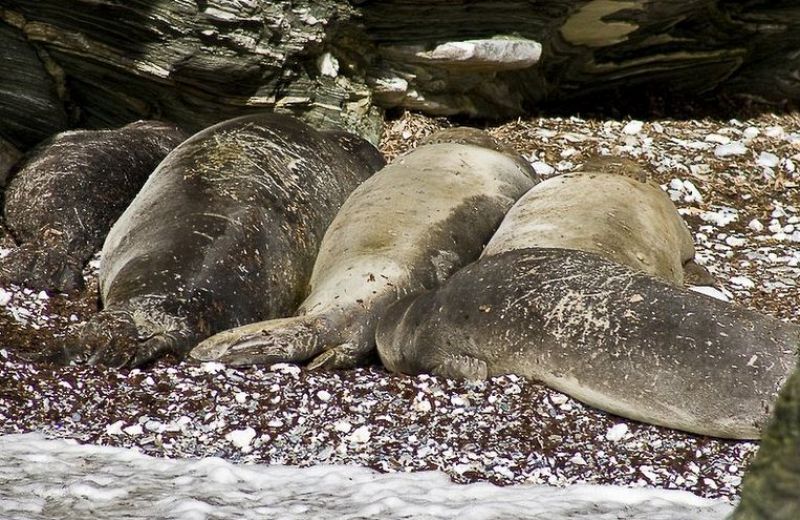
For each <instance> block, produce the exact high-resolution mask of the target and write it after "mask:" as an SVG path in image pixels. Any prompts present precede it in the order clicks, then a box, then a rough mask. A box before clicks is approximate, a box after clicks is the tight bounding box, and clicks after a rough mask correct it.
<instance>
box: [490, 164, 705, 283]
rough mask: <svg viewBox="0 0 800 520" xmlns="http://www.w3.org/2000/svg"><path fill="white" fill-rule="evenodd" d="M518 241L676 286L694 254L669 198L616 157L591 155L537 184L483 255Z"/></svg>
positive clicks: (636, 168)
mask: <svg viewBox="0 0 800 520" xmlns="http://www.w3.org/2000/svg"><path fill="white" fill-rule="evenodd" d="M520 244H522V245H524V247H560V248H564V249H577V250H580V251H590V252H594V253H597V254H599V255H602V256H604V257H606V258H608V259H609V260H612V261H615V262H619V263H621V264H625V265H628V266H630V267H633V268H634V269H637V270H639V271H643V272H646V273H650V274H653V275H656V276H659V277H661V278H663V279H664V280H667V281H669V282H671V283H673V284H675V285H678V286H681V285H683V283H684V265H685V264H693V259H694V253H695V251H694V243H693V241H692V235H691V233H690V232H689V228H688V227H686V224H685V223H684V221H683V219H682V218H681V216H680V215H679V214H678V210H677V208H675V206H674V205H673V203H672V201H671V200H670V198H669V196H667V194H666V193H664V191H663V190H662V189H661V188H660V187H659V186H658V185H657V184H655V183H653V182H648V181H647V174H646V172H645V171H644V170H643V169H642V167H640V166H638V165H637V164H636V163H635V162H633V161H631V160H629V159H625V158H621V157H598V158H596V159H594V160H593V161H589V162H587V164H585V165H584V166H583V169H582V171H579V172H575V173H567V174H564V175H559V176H558V177H553V178H551V179H548V180H546V181H544V182H542V183H541V184H539V185H537V186H536V187H535V188H533V189H532V190H530V191H529V192H528V193H526V194H525V196H523V197H522V198H521V199H520V200H519V201H517V203H516V204H515V205H514V207H513V208H511V210H510V211H509V212H508V215H506V218H505V219H504V220H503V223H502V224H501V225H500V228H499V229H498V230H497V233H496V234H495V236H494V237H493V238H492V240H491V241H490V242H489V243H488V244H487V246H486V249H485V250H484V252H483V255H482V256H490V255H495V254H498V253H501V252H503V251H510V250H513V249H518V248H519V247H520Z"/></svg>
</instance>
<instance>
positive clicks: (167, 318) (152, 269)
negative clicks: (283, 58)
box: [67, 113, 384, 366]
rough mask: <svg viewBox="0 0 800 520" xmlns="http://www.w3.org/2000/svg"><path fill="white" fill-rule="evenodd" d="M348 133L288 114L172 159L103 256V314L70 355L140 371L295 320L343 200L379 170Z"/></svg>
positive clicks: (254, 118) (372, 152) (218, 129)
mask: <svg viewBox="0 0 800 520" xmlns="http://www.w3.org/2000/svg"><path fill="white" fill-rule="evenodd" d="M383 164H384V161H383V158H382V157H381V155H380V153H379V152H378V151H377V150H376V149H375V148H374V147H373V146H372V145H370V144H369V143H367V142H366V141H364V140H362V139H360V138H358V137H356V136H353V135H350V134H347V133H344V132H338V131H336V132H320V131H317V130H314V129H313V128H311V127H310V126H308V125H306V124H304V123H302V122H300V121H298V120H296V119H294V118H292V117H290V116H285V115H279V114H272V113H268V114H258V115H249V116H244V117H239V118H236V119H232V120H229V121H225V122H222V123H219V124H217V125H215V126H212V127H210V128H208V129H206V130H204V131H202V132H200V133H198V134H195V135H194V136H192V137H191V138H190V139H188V140H187V141H185V142H184V143H183V144H181V145H180V146H178V147H177V148H176V149H175V150H173V151H172V153H170V154H169V155H168V156H167V157H166V158H165V159H164V161H163V162H162V163H161V164H160V165H159V167H158V169H157V170H156V171H155V172H154V173H153V175H152V176H151V177H150V179H149V180H148V181H147V183H146V184H145V186H144V187H143V188H142V190H141V192H140V193H139V195H137V197H136V199H134V201H133V202H132V203H131V205H130V206H129V207H128V209H127V210H126V211H125V213H124V214H123V215H122V217H120V219H119V221H117V223H116V224H115V225H114V227H113V228H112V229H111V232H110V233H109V235H108V238H107V239H106V242H105V244H104V246H103V259H102V263H101V268H100V290H101V297H102V300H103V303H104V306H105V308H104V310H103V311H102V312H100V313H99V314H98V315H96V316H95V317H94V318H93V319H92V320H90V322H89V323H88V324H87V325H86V326H85V327H84V329H83V331H82V332H81V334H80V336H79V338H78V339H77V342H76V343H77V345H76V346H74V347H71V349H70V351H69V352H68V353H67V356H68V357H88V358H89V362H91V363H101V364H104V365H109V366H125V365H130V366H139V365H142V364H144V363H147V362H150V361H152V360H154V359H156V358H158V357H161V356H163V355H166V354H173V355H177V356H178V357H183V355H185V354H186V352H188V350H189V349H190V348H191V347H192V346H194V345H195V344H196V343H197V342H198V341H200V340H202V339H203V338H205V337H207V336H209V335H211V334H214V333H216V332H219V331H221V330H225V329H229V328H232V327H235V326H238V325H242V324H244V323H250V322H253V321H258V320H264V319H269V318H275V317H278V316H286V315H290V314H291V313H293V312H294V311H295V309H296V308H297V305H298V304H299V303H300V302H301V301H302V299H303V297H304V296H305V293H306V286H307V284H308V279H309V276H310V274H311V269H312V267H313V265H314V258H315V257H316V255H317V250H318V248H319V244H320V242H321V240H322V236H323V234H324V232H325V229H326V228H327V227H328V224H330V222H331V220H332V219H333V217H334V216H335V214H336V212H337V211H338V209H339V207H340V206H341V204H342V203H343V202H344V200H345V198H346V197H347V195H349V194H350V192H351V191H352V190H353V189H354V188H355V187H356V186H358V185H359V184H360V183H361V182H363V181H364V180H365V179H367V178H368V177H369V176H370V175H371V174H372V173H373V172H374V171H376V170H377V169H379V168H380V167H381V166H383Z"/></svg>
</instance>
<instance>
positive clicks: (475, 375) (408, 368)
mask: <svg viewBox="0 0 800 520" xmlns="http://www.w3.org/2000/svg"><path fill="white" fill-rule="evenodd" d="M377 345H378V354H379V355H380V358H381V360H382V361H383V363H384V365H385V366H386V367H387V368H388V369H389V370H392V371H395V372H404V373H408V374H416V373H421V372H432V373H434V374H440V375H443V376H447V377H456V378H470V379H482V378H486V377H491V376H494V375H498V374H505V373H514V374H517V375H521V376H524V377H527V378H530V379H533V380H538V381H541V382H542V383H544V384H545V385H547V386H549V387H551V388H554V389H557V390H559V391H561V392H564V393H566V394H569V395H570V396H572V397H574V398H576V399H578V400H580V401H583V402H584V403H586V404H589V405H591V406H594V407H596V408H599V409H601V410H605V411H608V412H611V413H614V414H617V415H620V416H622V417H627V418H630V419H635V420H639V421H642V422H645V423H649V424H656V425H660V426H666V427H669V428H675V429H679V430H685V431H688V432H693V433H698V434H703V435H711V436H716V437H727V438H736V439H751V438H758V436H759V434H760V432H761V429H762V426H763V424H764V423H765V421H766V420H767V418H768V417H769V414H770V412H771V409H772V405H773V403H774V401H775V396H776V395H777V392H778V390H779V389H780V387H781V385H782V384H783V382H784V380H785V379H786V378H787V377H788V375H789V373H790V372H791V370H792V368H793V367H794V365H795V362H796V359H797V352H796V351H797V348H798V345H800V327H798V326H797V325H793V324H789V323H784V322H782V321H779V320H777V319H775V318H772V317H769V316H765V315H762V314H759V313H757V312H754V311H751V310H748V309H745V308H742V307H738V306H736V305H732V304H729V303H725V302H722V301H719V300H716V299H713V298H710V297H707V296H705V295H702V294H698V293H695V292H692V291H688V290H685V289H682V288H679V287H675V286H674V285H673V284H671V283H669V282H667V281H665V280H663V279H661V278H658V277H655V276H652V275H649V274H647V273H642V272H640V271H638V270H634V269H632V268H631V267H629V266H626V265H622V264H619V263H616V262H612V261H609V260H608V259H606V258H604V257H602V256H600V255H598V254H595V253H591V252H584V251H575V250H568V249H559V248H521V249H517V250H511V251H506V252H502V253H499V254H496V255H491V256H485V257H483V258H481V259H480V260H479V261H478V262H475V263H473V264H471V265H469V266H467V267H466V268H464V269H462V270H461V271H459V272H458V273H456V274H454V275H453V276H452V277H451V278H450V279H449V280H448V281H447V282H446V283H445V284H444V285H443V286H442V287H440V288H439V289H437V290H435V291H432V292H428V293H425V294H423V295H419V296H418V297H416V298H406V299H404V300H401V301H400V302H398V303H397V304H395V305H393V306H392V307H391V308H390V309H389V311H388V312H387V313H386V314H385V315H384V317H383V319H382V320H381V323H380V324H379V326H378V330H377Z"/></svg>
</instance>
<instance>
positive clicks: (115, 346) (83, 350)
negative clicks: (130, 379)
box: [63, 310, 139, 368]
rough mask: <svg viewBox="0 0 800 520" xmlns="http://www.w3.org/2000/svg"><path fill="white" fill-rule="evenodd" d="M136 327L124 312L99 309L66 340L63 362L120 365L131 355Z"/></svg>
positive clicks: (137, 338)
mask: <svg viewBox="0 0 800 520" xmlns="http://www.w3.org/2000/svg"><path fill="white" fill-rule="evenodd" d="M138 343H139V330H138V329H137V327H136V325H135V324H134V321H133V317H132V316H131V314H130V313H129V312H127V311H113V310H105V311H101V312H99V313H98V314H96V315H95V316H93V317H92V319H91V320H89V322H88V323H86V324H85V325H84V326H83V328H81V329H80V330H79V331H78V332H77V333H76V334H75V335H74V336H71V337H68V338H67V340H66V341H65V346H64V355H63V361H64V362H65V363H70V362H76V363H88V364H92V365H93V364H102V365H106V366H109V367H115V368H121V367H123V366H125V365H126V364H127V363H128V362H129V361H130V360H131V358H132V357H133V353H134V352H135V348H136V346H137V345H138Z"/></svg>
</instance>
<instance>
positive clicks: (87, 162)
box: [0, 121, 187, 291]
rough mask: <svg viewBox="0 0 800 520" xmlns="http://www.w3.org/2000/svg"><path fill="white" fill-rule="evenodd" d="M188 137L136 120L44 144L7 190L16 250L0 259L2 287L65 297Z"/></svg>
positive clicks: (66, 135)
mask: <svg viewBox="0 0 800 520" xmlns="http://www.w3.org/2000/svg"><path fill="white" fill-rule="evenodd" d="M186 137H187V136H186V135H185V134H184V133H183V132H182V131H181V130H180V129H179V128H178V127H176V126H174V125H171V124H167V123H162V122H159V121H137V122H135V123H131V124H129V125H127V126H124V127H122V128H118V129H113V130H74V131H69V132H62V133H60V134H57V135H56V136H54V137H52V138H51V139H48V140H47V141H45V142H44V143H42V144H41V145H39V146H38V147H37V148H36V149H34V150H33V151H32V152H31V153H30V154H29V155H28V157H27V158H26V159H25V160H24V162H23V164H21V165H20V169H19V170H18V171H17V172H16V173H15V174H13V176H12V177H11V180H10V181H9V184H8V186H7V188H6V191H5V205H4V216H5V222H6V225H7V227H8V229H9V231H11V233H12V235H13V236H14V238H15V240H16V243H17V245H18V247H17V248H16V249H14V250H12V252H11V253H10V254H9V255H8V256H6V257H5V258H2V259H0V282H5V283H15V284H22V285H28V286H30V287H33V288H36V289H50V290H54V291H69V290H72V289H77V288H80V287H82V286H83V276H82V270H83V267H84V265H85V264H86V262H87V261H88V260H89V258H91V257H92V255H94V254H95V253H96V252H97V251H98V250H99V249H100V247H101V246H102V245H103V240H105V238H106V234H107V233H108V231H109V229H111V226H112V224H113V223H114V221H115V220H117V218H119V216H120V215H121V214H122V212H123V211H124V210H125V208H126V207H127V206H128V204H129V203H130V202H131V201H132V200H133V198H134V197H135V196H136V193H137V192H138V191H139V190H140V189H141V187H142V186H143V185H144V183H145V181H146V180H147V177H148V176H149V175H150V174H151V173H152V172H153V170H155V168H156V166H158V163H160V162H161V160H162V159H163V158H164V157H165V156H166V155H167V154H168V153H169V152H170V151H171V150H172V149H173V148H175V147H176V146H178V145H179V144H180V143H181V142H182V141H183V140H184V139H185V138H186Z"/></svg>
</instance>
